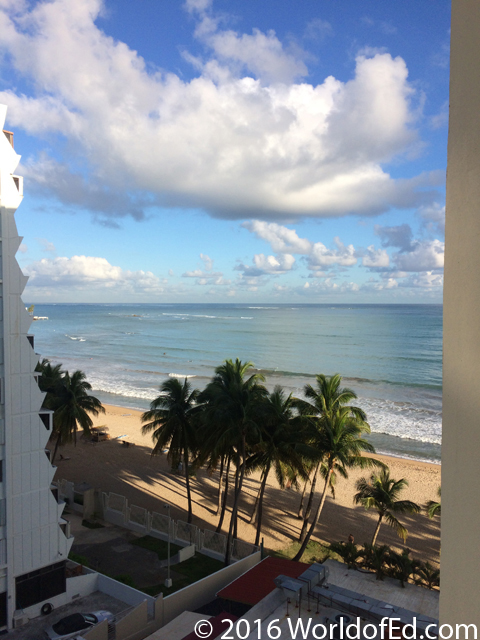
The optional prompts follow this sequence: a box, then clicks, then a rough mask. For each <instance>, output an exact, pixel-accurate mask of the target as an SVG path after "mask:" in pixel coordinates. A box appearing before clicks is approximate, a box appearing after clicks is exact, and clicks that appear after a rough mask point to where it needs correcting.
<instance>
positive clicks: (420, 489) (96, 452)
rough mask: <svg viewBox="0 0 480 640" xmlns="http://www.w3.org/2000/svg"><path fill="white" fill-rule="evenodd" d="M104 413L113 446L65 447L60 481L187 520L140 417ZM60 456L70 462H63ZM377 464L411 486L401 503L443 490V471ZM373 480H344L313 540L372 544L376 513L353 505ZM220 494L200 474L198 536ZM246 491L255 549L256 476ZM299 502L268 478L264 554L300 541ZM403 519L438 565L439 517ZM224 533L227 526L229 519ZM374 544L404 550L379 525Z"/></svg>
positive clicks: (181, 495)
mask: <svg viewBox="0 0 480 640" xmlns="http://www.w3.org/2000/svg"><path fill="white" fill-rule="evenodd" d="M105 410H106V414H104V415H100V416H98V418H95V419H94V423H95V425H106V426H107V427H108V430H109V433H110V436H111V439H110V440H107V441H105V442H98V443H91V442H85V441H83V440H82V439H80V440H79V442H78V444H77V446H76V447H74V446H73V444H69V445H66V446H64V447H60V448H59V451H58V454H57V459H56V461H55V464H56V465H57V472H56V475H55V478H56V479H61V478H65V479H66V480H70V481H73V482H83V481H86V482H88V483H89V484H91V485H92V486H94V487H95V488H96V489H100V490H102V491H105V492H109V491H113V492H115V493H119V494H121V495H124V496H126V498H127V499H128V501H129V503H130V504H135V505H138V506H140V507H145V508H147V509H148V510H150V511H160V512H163V508H162V505H163V504H164V503H169V504H170V505H171V514H172V517H173V518H175V519H180V520H186V509H187V499H186V491H185V478H184V477H183V476H182V475H181V474H179V473H175V472H173V473H172V472H171V469H170V464H169V463H168V461H167V457H166V455H161V456H155V457H152V456H151V451H152V440H151V436H150V435H147V436H143V435H142V434H141V422H140V415H141V412H140V411H135V410H134V409H125V408H123V407H116V406H112V405H105ZM121 435H125V436H126V437H125V438H124V440H125V441H127V442H129V443H132V444H131V446H128V447H127V446H125V445H124V444H122V441H121V440H117V439H116V438H118V436H121ZM60 454H61V455H63V457H64V458H67V457H69V458H70V459H69V460H65V459H63V460H62V459H60ZM377 457H378V458H380V459H381V460H383V461H384V462H385V463H386V464H388V466H389V467H390V472H391V476H392V477H393V478H394V479H395V480H399V479H400V478H406V479H407V480H408V483H409V486H408V487H407V488H406V489H405V491H404V493H402V496H401V497H402V498H403V499H409V500H413V501H414V502H417V503H418V504H421V505H424V504H425V503H426V502H427V501H428V500H434V499H436V497H437V489H438V487H439V486H440V474H441V467H440V465H436V464H429V463H424V462H416V461H414V460H405V459H403V458H394V457H390V456H377ZM369 473H370V472H369V471H368V470H364V471H361V470H351V471H350V472H349V478H348V479H347V480H344V479H343V478H340V477H339V478H338V481H337V486H336V491H335V500H333V499H332V497H331V496H330V495H329V497H328V498H327V501H326V504H325V508H324V510H323V513H322V516H321V522H320V523H319V525H318V526H317V529H316V535H315V537H314V539H317V540H322V541H326V542H333V541H339V540H344V541H345V540H346V539H347V537H348V535H349V534H350V533H352V534H353V535H354V537H355V542H357V543H360V544H362V543H363V542H370V541H371V538H372V535H373V531H374V529H375V524H376V521H377V517H376V515H375V512H367V511H366V510H365V509H364V508H363V507H361V506H354V504H353V495H354V493H355V481H356V480H357V479H358V478H360V477H361V476H368V475H369ZM217 487H218V472H217V473H214V474H213V475H212V476H209V475H208V474H207V472H206V471H205V470H203V469H202V470H200V471H199V472H198V473H197V477H196V478H193V479H192V482H191V488H192V497H193V516H194V519H193V522H194V523H195V524H196V525H197V526H199V527H201V528H208V529H215V527H216V526H217V522H218V516H217V515H216V510H217ZM244 487H245V490H244V492H243V494H244V495H243V497H242V500H241V503H240V519H239V530H238V536H239V538H241V539H243V540H247V541H250V542H253V541H254V539H255V527H254V526H253V525H251V524H249V523H248V521H249V518H250V513H251V510H252V506H253V502H254V499H255V495H256V492H257V490H258V487H259V474H253V475H251V476H248V477H247V478H246V479H245V485H244ZM302 489H303V487H302ZM300 498H301V491H298V492H297V491H295V490H293V489H289V490H283V489H280V487H279V486H278V484H277V482H276V480H275V477H274V475H273V473H271V474H270V476H269V479H268V482H267V488H266V492H265V499H264V517H263V527H262V535H263V537H264V542H265V546H266V547H267V548H271V549H280V548H284V547H286V546H287V545H288V544H289V543H290V542H292V541H294V540H296V539H297V537H298V534H299V532H300V526H301V521H300V520H298V519H297V517H296V514H297V511H298V506H299V503H300ZM315 504H316V503H315ZM399 519H400V521H401V522H402V524H403V525H404V526H406V527H407V529H408V531H409V537H408V539H407V542H406V545H405V546H407V547H408V548H409V549H411V550H412V555H413V556H414V557H416V558H419V559H422V560H427V559H428V560H430V561H431V562H432V561H433V562H438V561H439V554H440V519H439V518H438V517H437V518H434V519H433V520H430V519H429V518H428V517H427V516H426V515H425V514H424V513H421V514H414V515H406V516H400V518H399ZM225 525H226V526H228V518H227V517H226V518H225ZM224 528H225V527H224ZM377 542H378V543H379V544H388V545H390V546H392V547H396V548H398V549H402V548H403V547H404V545H403V542H402V540H401V539H400V538H399V537H398V536H397V534H396V533H395V532H394V531H393V530H392V529H391V528H390V527H388V525H386V524H382V528H381V529H380V533H379V536H378V540H377Z"/></svg>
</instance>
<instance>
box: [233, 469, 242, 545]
mask: <svg viewBox="0 0 480 640" xmlns="http://www.w3.org/2000/svg"><path fill="white" fill-rule="evenodd" d="M240 467H241V465H237V470H236V472H235V489H234V491H233V502H234V504H235V501H236V500H238V498H237V494H238V482H239V477H240V472H241V469H240ZM232 519H233V537H234V538H236V537H237V533H238V522H237V514H236V513H235V518H234V517H233V511H232Z"/></svg>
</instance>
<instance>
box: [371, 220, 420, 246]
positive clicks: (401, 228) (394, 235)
mask: <svg viewBox="0 0 480 640" xmlns="http://www.w3.org/2000/svg"><path fill="white" fill-rule="evenodd" d="M375 234H376V235H377V236H379V237H380V239H381V241H382V246H384V247H398V248H399V249H401V250H402V251H411V249H412V241H413V232H412V229H411V227H410V225H409V224H401V225H398V226H396V227H382V226H380V225H378V224H376V225H375Z"/></svg>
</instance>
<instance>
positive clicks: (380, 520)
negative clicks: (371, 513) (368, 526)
mask: <svg viewBox="0 0 480 640" xmlns="http://www.w3.org/2000/svg"><path fill="white" fill-rule="evenodd" d="M382 520H383V513H381V514H380V517H379V518H378V522H377V526H376V527H375V532H374V534H373V538H372V547H373V545H374V544H375V542H376V540H377V536H378V532H379V530H380V525H381V524H382Z"/></svg>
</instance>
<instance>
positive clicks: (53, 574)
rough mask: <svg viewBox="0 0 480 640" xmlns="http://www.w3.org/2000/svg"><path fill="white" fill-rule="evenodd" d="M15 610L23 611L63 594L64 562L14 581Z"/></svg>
mask: <svg viewBox="0 0 480 640" xmlns="http://www.w3.org/2000/svg"><path fill="white" fill-rule="evenodd" d="M15 585H16V595H17V597H16V605H15V607H16V609H25V608H26V607H31V606H32V605H34V604H37V603H39V602H42V601H44V600H48V599H50V598H53V597H54V596H58V595H59V594H60V593H65V591H66V590H67V578H66V562H65V561H63V562H57V563H55V564H51V565H50V566H48V567H44V568H43V569H38V570H37V571H31V572H30V573H25V574H24V575H23V576H19V577H18V578H17V579H16V580H15Z"/></svg>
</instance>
